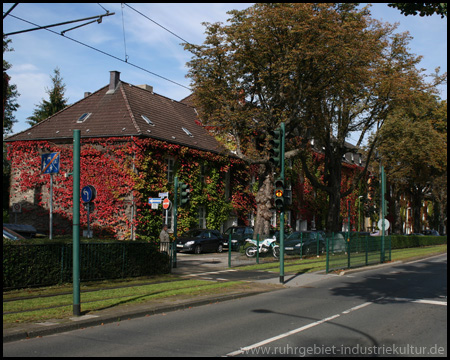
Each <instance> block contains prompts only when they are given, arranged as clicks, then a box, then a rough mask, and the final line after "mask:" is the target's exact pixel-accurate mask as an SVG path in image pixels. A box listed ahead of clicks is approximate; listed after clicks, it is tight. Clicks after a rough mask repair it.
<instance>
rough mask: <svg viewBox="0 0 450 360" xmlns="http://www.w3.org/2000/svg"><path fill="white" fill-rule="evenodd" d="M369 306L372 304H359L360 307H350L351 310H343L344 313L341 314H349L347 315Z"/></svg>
mask: <svg viewBox="0 0 450 360" xmlns="http://www.w3.org/2000/svg"><path fill="white" fill-rule="evenodd" d="M371 304H373V303H372V302H366V303H364V304H361V305H358V306H354V307H352V308H351V309H348V310H345V311H343V312H342V313H343V314H349V313H351V312H352V311H355V310H359V309H362V308H364V307H366V306H369V305H371Z"/></svg>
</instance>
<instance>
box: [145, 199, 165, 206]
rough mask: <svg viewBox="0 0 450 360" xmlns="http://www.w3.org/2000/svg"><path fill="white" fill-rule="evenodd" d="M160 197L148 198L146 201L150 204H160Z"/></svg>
mask: <svg viewBox="0 0 450 360" xmlns="http://www.w3.org/2000/svg"><path fill="white" fill-rule="evenodd" d="M161 202H162V199H161V198H148V203H149V204H150V205H152V204H161Z"/></svg>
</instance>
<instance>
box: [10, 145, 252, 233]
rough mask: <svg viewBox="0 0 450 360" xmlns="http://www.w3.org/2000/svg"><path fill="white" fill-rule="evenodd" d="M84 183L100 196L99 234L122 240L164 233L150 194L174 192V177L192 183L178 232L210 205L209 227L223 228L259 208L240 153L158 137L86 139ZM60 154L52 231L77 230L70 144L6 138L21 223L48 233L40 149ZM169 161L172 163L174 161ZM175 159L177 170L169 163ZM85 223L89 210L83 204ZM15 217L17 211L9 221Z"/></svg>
mask: <svg viewBox="0 0 450 360" xmlns="http://www.w3.org/2000/svg"><path fill="white" fill-rule="evenodd" d="M81 142H82V146H81V161H80V166H81V174H80V176H81V179H80V182H81V187H84V186H86V185H94V186H95V188H96V189H97V198H96V199H95V200H94V204H95V210H94V212H93V213H92V214H91V215H90V222H91V227H92V228H93V229H94V233H95V234H105V235H114V236H115V237H117V238H118V239H131V238H142V239H147V240H152V239H155V238H157V237H158V235H159V231H160V229H161V226H162V223H163V217H162V210H161V209H158V210H152V209H151V208H150V206H149V205H148V198H149V197H157V196H158V193H159V192H169V193H170V198H171V199H172V200H173V177H174V176H178V177H179V179H180V181H182V182H185V183H187V184H188V185H189V186H190V189H191V196H190V199H191V201H190V202H189V204H188V206H187V207H186V208H182V209H180V211H179V219H178V224H179V230H178V231H183V230H186V229H188V228H194V227H198V209H199V208H200V207H201V208H202V209H204V210H205V216H206V226H207V227H210V228H220V226H221V225H222V224H223V222H225V221H226V220H227V219H228V218H229V217H230V215H231V216H233V217H235V218H237V219H239V222H241V223H242V222H243V223H245V221H246V219H247V217H248V213H249V212H251V211H254V196H253V193H252V191H251V190H252V189H250V187H249V179H250V175H249V172H248V171H247V170H246V167H245V166H244V163H243V162H242V161H240V160H238V159H234V158H230V157H227V156H222V155H219V154H213V153H210V152H205V151H201V150H196V149H191V148H187V147H185V146H181V145H177V144H170V143H167V142H163V141H158V140H155V139H149V138H146V139H139V138H131V137H130V138H103V139H82V141H81ZM49 152H60V173H59V174H54V175H53V214H54V215H53V219H54V221H53V233H54V234H70V233H71V231H72V196H73V195H72V177H71V176H68V177H65V176H64V174H65V173H70V172H72V161H73V154H72V144H56V143H53V142H49V141H17V142H12V143H9V144H8V159H9V161H10V162H11V168H12V172H11V191H10V207H11V206H12V204H13V203H20V204H21V205H22V213H20V214H17V215H18V217H17V222H18V223H24V224H31V225H34V226H35V227H36V228H37V229H38V231H41V232H44V233H48V228H49V225H48V224H49V188H50V175H48V174H41V173H40V166H41V154H43V153H49ZM168 159H170V162H169V160H168ZM172 164H173V168H172V169H170V170H171V171H170V174H171V175H169V171H168V170H169V169H168V167H169V166H171V165H172ZM80 211H81V215H80V223H81V227H82V229H86V228H87V216H86V210H85V209H84V207H83V206H81V207H80ZM12 219H13V216H12V214H11V220H12Z"/></svg>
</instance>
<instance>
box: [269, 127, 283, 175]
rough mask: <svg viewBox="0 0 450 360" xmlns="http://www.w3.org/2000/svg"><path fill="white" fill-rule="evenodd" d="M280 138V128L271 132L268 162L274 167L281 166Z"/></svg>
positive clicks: (281, 134) (281, 135)
mask: <svg viewBox="0 0 450 360" xmlns="http://www.w3.org/2000/svg"><path fill="white" fill-rule="evenodd" d="M282 137H283V133H282V130H281V128H279V129H276V130H274V131H272V139H270V141H269V144H270V150H269V153H270V162H271V163H272V164H274V165H275V166H277V167H279V166H281V162H282Z"/></svg>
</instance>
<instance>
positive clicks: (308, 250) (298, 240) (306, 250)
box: [284, 231, 326, 255]
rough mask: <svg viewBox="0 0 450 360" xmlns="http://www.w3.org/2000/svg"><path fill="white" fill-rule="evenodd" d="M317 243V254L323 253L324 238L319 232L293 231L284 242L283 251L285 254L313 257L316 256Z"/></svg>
mask: <svg viewBox="0 0 450 360" xmlns="http://www.w3.org/2000/svg"><path fill="white" fill-rule="evenodd" d="M317 243H318V245H319V254H320V253H323V252H325V246H326V244H325V238H324V236H323V234H322V233H321V232H314V231H294V232H293V233H292V234H291V235H289V236H288V237H287V238H286V240H285V241H284V251H285V253H286V254H288V255H290V254H292V255H293V254H296V255H299V254H300V249H302V255H315V254H317Z"/></svg>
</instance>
